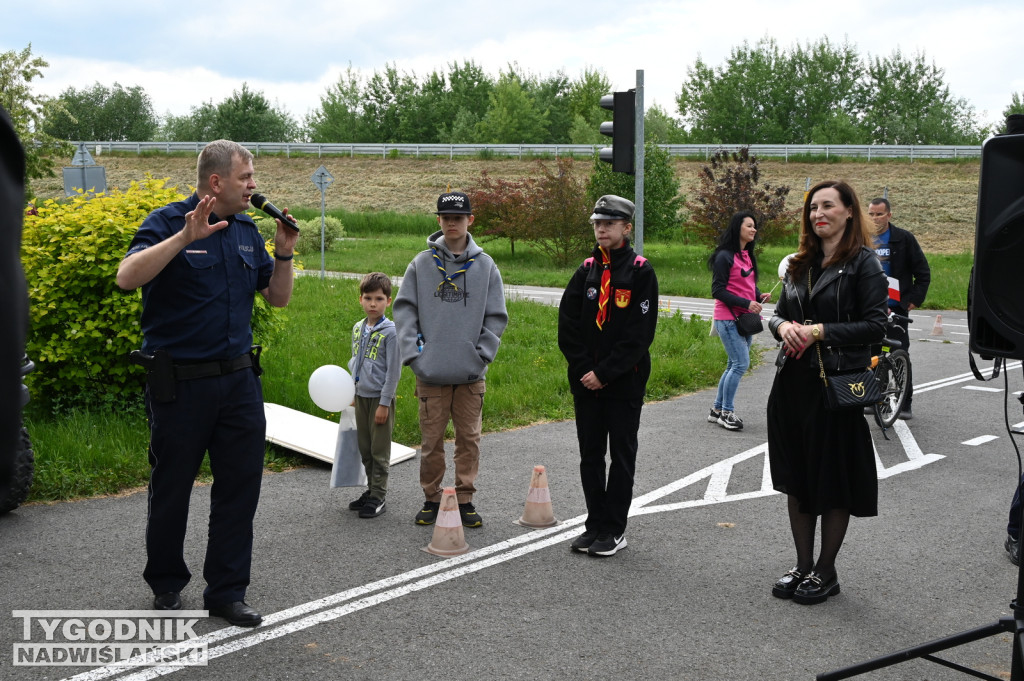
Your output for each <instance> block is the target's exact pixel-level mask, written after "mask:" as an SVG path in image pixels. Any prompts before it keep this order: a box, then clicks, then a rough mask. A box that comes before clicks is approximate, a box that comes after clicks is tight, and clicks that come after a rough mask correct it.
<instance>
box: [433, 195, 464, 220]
mask: <svg viewBox="0 0 1024 681" xmlns="http://www.w3.org/2000/svg"><path fill="white" fill-rule="evenodd" d="M436 214H437V215H472V214H473V209H472V208H470V207H469V197H468V196H466V195H465V194H463V193H462V192H445V193H444V194H441V196H439V197H437V213H436Z"/></svg>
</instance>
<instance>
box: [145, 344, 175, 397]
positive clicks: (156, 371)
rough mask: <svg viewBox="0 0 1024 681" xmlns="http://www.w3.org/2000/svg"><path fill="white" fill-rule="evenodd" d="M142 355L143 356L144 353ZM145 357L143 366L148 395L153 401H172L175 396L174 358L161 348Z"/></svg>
mask: <svg viewBox="0 0 1024 681" xmlns="http://www.w3.org/2000/svg"><path fill="white" fill-rule="evenodd" d="M140 354H141V353H140ZM142 356H143V357H145V355H142ZM147 359H148V361H147V362H146V363H144V364H143V366H145V367H146V386H147V387H148V388H149V396H150V397H151V398H152V399H153V400H154V401H155V402H161V403H166V402H173V401H174V400H175V399H176V398H177V381H176V380H175V378H174V360H172V359H171V356H170V355H169V354H168V353H167V351H166V350H164V349H162V348H161V349H160V350H157V351H156V352H154V353H153V356H152V357H150V358H147Z"/></svg>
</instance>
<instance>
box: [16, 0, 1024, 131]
mask: <svg viewBox="0 0 1024 681" xmlns="http://www.w3.org/2000/svg"><path fill="white" fill-rule="evenodd" d="M4 14H5V17H4V20H3V21H2V22H0V51H7V50H12V49H14V50H21V49H23V48H24V47H25V46H26V45H27V44H28V43H30V42H31V43H32V53H33V55H34V56H40V57H43V58H44V59H46V60H47V61H48V62H49V64H50V66H49V68H47V69H45V70H44V72H43V75H44V77H43V78H42V79H41V80H37V81H35V82H34V83H33V85H34V86H35V88H36V90H37V91H38V92H42V93H45V94H49V95H58V94H59V93H60V92H61V91H63V90H64V89H66V88H67V87H69V86H74V87H76V88H79V89H81V88H87V87H90V86H91V85H92V84H93V83H95V82H100V83H102V84H104V85H108V86H109V85H112V84H113V83H114V82H119V83H121V84H122V85H124V86H132V85H141V86H142V87H143V88H144V89H145V90H146V92H147V93H148V94H149V96H150V97H151V98H152V100H153V106H154V109H155V111H156V113H157V114H158V115H160V116H163V115H165V114H166V113H168V112H170V113H172V114H175V115H181V114H186V113H188V112H189V110H190V109H191V107H193V106H198V105H199V104H201V103H202V102H204V101H210V100H212V101H213V102H214V103H215V104H216V103H218V102H220V101H221V100H223V99H224V98H225V97H227V96H229V95H230V94H231V92H232V91H233V90H238V89H240V88H241V86H242V83H243V82H248V83H249V87H250V89H251V90H256V91H262V92H263V94H264V95H265V96H266V97H267V98H268V99H269V100H270V101H272V102H276V103H277V104H278V105H279V106H282V107H283V108H285V109H287V110H288V111H289V112H291V113H292V115H294V116H295V117H296V119H298V120H299V121H300V122H301V121H302V119H303V118H304V117H305V115H306V114H307V113H308V112H309V111H311V110H312V109H314V108H317V107H318V106H319V103H320V98H321V96H322V95H323V94H324V92H325V91H326V90H327V88H328V86H329V85H331V84H332V83H334V82H337V80H338V77H339V75H340V74H341V73H342V72H343V71H344V70H345V68H346V67H347V66H349V65H350V64H351V65H352V67H353V68H354V69H356V70H358V71H359V72H360V73H362V74H363V75H364V76H368V75H372V73H373V71H374V70H383V68H384V66H385V65H386V64H388V63H392V64H394V65H395V66H396V67H397V68H398V70H399V71H405V72H414V73H415V74H416V75H417V76H419V77H421V78H422V77H423V76H425V75H427V74H429V73H430V72H431V71H434V70H438V71H442V70H447V65H448V64H449V63H451V62H454V61H458V62H462V61H464V60H473V61H475V62H476V63H477V64H479V65H481V66H482V67H483V68H484V69H485V70H486V71H487V72H488V73H489V74H491V75H492V76H493V77H496V76H497V75H498V73H499V71H501V70H502V69H505V68H506V67H507V65H508V64H509V63H510V62H517V63H518V64H519V66H520V67H521V68H522V69H523V70H526V71H528V72H531V73H534V74H537V75H539V76H541V77H546V76H548V75H551V74H552V73H555V72H557V71H558V70H559V69H561V70H563V71H564V72H565V73H566V75H567V76H568V77H569V78H570V79H575V78H576V77H578V76H579V75H580V73H582V71H583V69H585V68H588V67H589V68H596V69H599V70H601V71H603V72H604V73H605V75H607V76H608V78H609V80H610V81H611V83H612V87H613V89H616V90H624V89H628V88H631V87H633V86H634V85H635V83H636V71H637V69H643V70H644V74H645V84H646V88H645V93H646V104H647V106H648V107H650V105H652V104H654V103H657V104H659V105H660V106H661V107H662V108H663V109H665V110H667V111H668V112H669V113H670V114H673V115H676V108H675V97H676V95H677V94H678V93H679V91H680V89H681V85H682V83H683V81H684V80H685V79H686V75H687V68H688V67H690V66H691V65H692V64H693V63H694V60H695V59H696V58H697V57H698V56H700V57H701V58H702V59H703V60H704V62H705V63H706V64H708V65H711V66H718V65H720V64H722V63H723V62H724V60H725V58H726V57H727V56H728V55H729V52H730V50H731V49H732V48H733V47H734V46H736V45H740V44H742V42H743V41H744V40H746V41H748V42H749V43H750V44H754V43H756V42H757V41H758V40H760V39H761V38H764V37H772V38H775V39H776V41H777V42H778V43H779V46H780V47H781V48H783V49H788V48H789V47H792V46H793V45H795V44H798V43H799V44H806V43H808V42H816V41H818V40H821V39H822V38H824V37H827V38H828V39H829V40H830V41H832V42H833V43H836V44H841V43H842V42H843V41H844V40H846V41H849V42H850V43H851V44H852V45H853V46H854V47H855V48H856V50H857V52H858V53H859V54H860V55H861V56H862V57H865V56H867V55H869V54H870V55H871V56H888V55H890V54H892V52H893V51H894V50H895V49H897V48H899V49H900V50H902V51H903V53H904V55H906V56H912V55H914V54H915V53H916V52H918V51H923V52H924V53H925V55H926V56H927V57H928V59H929V60H930V61H934V62H935V64H936V65H937V66H938V67H939V68H941V69H944V70H945V74H946V83H947V84H948V85H949V87H950V90H951V92H952V93H953V95H955V96H957V97H964V98H966V99H967V100H968V101H969V102H970V103H971V104H972V105H973V106H974V107H975V109H976V111H977V112H978V114H979V117H980V119H981V121H982V122H986V123H987V122H993V121H997V120H1000V119H1001V113H1002V110H1003V109H1004V108H1005V107H1006V106H1007V105H1008V104H1009V103H1010V99H1011V96H1012V93H1014V92H1024V58H1022V57H1024V41H1022V38H1021V35H1022V32H1024V1H1022V0H971V1H970V2H967V1H966V0H932V1H931V2H922V1H921V0H914V1H911V2H903V1H898V0H897V1H892V0H889V1H884V2H883V1H876V0H859V1H855V2H851V1H849V0H846V1H844V2H840V3H833V4H831V5H830V4H829V3H824V2H806V1H799V2H798V1H796V0H789V1H787V0H774V1H772V0H732V1H731V2H722V1H719V0H675V1H674V2H659V1H655V0H619V1H618V2H610V1H609V0H588V1H582V0H569V1H564V2H559V1H558V0H546V1H544V2H540V1H537V0H517V1H516V2H493V3H492V2H486V1H485V2H465V1H464V0H449V1H448V2H416V1H415V0H370V1H364V2H348V1H347V0H331V1H326V0H305V2H281V1H280V0H272V1H271V0H248V1H247V2H232V3H221V2H217V1H215V0H208V1H194V0H179V1H178V2H176V3H155V2H148V3H147V2H140V1H139V0H132V1H131V2H126V1H123V0H93V1H92V2H82V0H75V1H74V2H71V1H70V0H27V1H24V0H23V1H22V2H14V3H11V5H10V6H9V7H8V9H6V10H5V11H4Z"/></svg>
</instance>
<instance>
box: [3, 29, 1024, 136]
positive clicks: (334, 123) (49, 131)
mask: <svg viewBox="0 0 1024 681" xmlns="http://www.w3.org/2000/svg"><path fill="white" fill-rule="evenodd" d="M46 66H48V64H47V63H46V62H45V60H43V59H42V58H40V57H33V56H32V54H31V45H29V47H27V48H25V49H24V50H22V51H21V52H17V51H10V52H5V53H2V54H0V84H2V85H3V86H4V87H3V90H2V91H3V93H4V95H3V101H4V103H5V106H7V108H8V110H11V111H14V112H20V115H21V116H22V118H23V119H26V120H27V121H28V122H27V123H25V124H24V125H23V126H22V127H23V128H24V129H25V133H26V134H29V135H30V136H31V137H32V138H33V139H34V141H35V142H36V143H37V145H39V144H42V146H43V147H45V146H46V145H47V144H48V143H54V144H58V143H60V142H61V141H66V140H109V141H151V140H167V141H188V142H195V141H205V140H210V139H216V138H220V137H224V138H229V139H235V140H239V141H245V142H301V141H309V142H318V143H332V142H338V143H346V142H348V143H352V142H355V143H359V142H369V143H404V142H408V143H420V144H429V143H450V144H460V143H477V144H519V143H525V144H566V143H569V144H602V143H607V142H608V138H607V137H604V136H602V135H601V134H600V133H599V127H600V124H601V122H603V121H606V120H609V118H610V115H611V114H610V112H609V111H606V110H604V109H602V108H600V105H599V102H600V99H601V96H602V95H605V94H608V93H610V92H611V90H612V86H611V83H610V82H609V80H608V78H607V76H606V75H605V74H604V73H603V72H602V71H601V70H600V69H596V68H587V69H584V71H583V72H582V73H580V74H579V75H577V76H576V77H575V78H571V77H570V76H569V75H568V74H566V73H565V72H564V71H563V70H559V71H557V72H555V73H553V74H551V75H548V76H540V75H537V74H533V73H529V72H527V71H524V70H523V69H522V68H520V67H519V66H518V65H517V64H515V63H512V64H509V65H508V66H507V67H506V68H505V69H502V70H501V71H500V72H499V73H498V74H497V76H493V75H491V74H489V73H487V72H486V71H485V70H484V69H483V67H482V66H480V65H479V64H477V63H476V62H474V61H472V60H470V61H463V62H461V63H459V62H453V63H450V64H448V65H447V67H446V68H445V69H441V70H436V69H435V70H434V71H432V72H430V73H429V74H427V75H426V76H422V77H421V76H418V75H417V74H416V73H414V72H406V71H399V69H398V67H397V66H396V65H394V64H388V65H386V66H385V67H384V69H383V70H379V71H378V70H375V71H374V72H373V74H372V75H369V76H364V75H363V74H361V73H360V72H358V71H356V70H354V69H353V68H352V67H351V66H349V68H348V69H347V70H346V71H345V72H344V73H343V74H342V75H341V76H340V77H339V79H338V81H337V82H336V83H334V84H332V85H331V86H329V87H328V88H327V90H326V91H325V92H324V94H323V95H322V96H321V98H320V104H319V106H317V107H316V108H315V109H314V110H313V111H311V112H309V113H308V114H307V115H306V116H305V117H303V119H302V120H297V119H296V118H295V117H293V116H292V115H291V114H290V113H288V112H287V111H286V110H285V109H283V108H282V107H280V106H279V105H277V104H276V103H272V102H271V101H270V100H269V99H268V98H267V96H266V95H265V94H264V93H263V92H260V91H255V90H253V89H251V88H250V86H249V84H248V83H242V85H241V89H240V90H235V91H234V92H232V93H231V95H229V96H228V97H226V98H225V99H223V100H222V101H220V102H217V103H214V102H213V101H212V100H211V101H208V102H204V103H202V104H200V105H198V106H193V107H192V108H191V110H190V111H189V113H187V114H182V115H174V114H170V113H168V114H166V115H164V116H158V115H157V113H156V112H155V111H154V109H153V104H152V100H151V98H150V96H149V95H148V93H147V92H146V91H145V89H144V88H143V87H142V86H139V85H130V86H125V85H122V84H120V83H116V82H115V83H114V84H113V85H105V84H102V83H98V82H97V83H94V84H93V85H92V86H85V87H81V88H76V87H69V88H67V89H66V90H64V91H63V92H62V93H61V94H60V95H59V96H57V97H54V98H50V97H45V96H42V95H38V94H33V93H32V92H31V85H30V81H31V80H32V79H33V78H39V77H42V69H43V68H44V67H46ZM1022 98H1024V93H1015V92H1014V93H1010V101H1009V103H1008V105H1007V107H1006V109H1005V110H1004V111H1003V112H1002V114H1003V117H1005V116H1006V115H1008V114H1010V113H1024V102H1022ZM674 104H675V107H676V110H675V111H673V112H671V113H670V112H668V111H665V110H664V109H662V108H659V107H651V108H650V109H649V110H648V111H646V119H645V130H646V133H647V135H646V136H647V141H649V142H654V143H661V144H684V143H701V144H718V143H723V144H977V143H980V142H981V141H982V140H983V139H984V138H985V137H986V136H988V135H990V134H992V133H994V132H999V128H1000V127H1001V125H1002V124H1001V123H998V124H993V123H985V122H983V121H980V120H979V118H978V115H977V113H976V112H975V110H974V108H973V107H972V106H971V104H970V103H969V102H968V101H967V100H965V99H964V98H961V97H956V96H955V95H954V94H953V93H951V92H950V90H949V87H948V85H947V84H946V83H945V72H944V71H943V69H941V68H939V67H938V66H937V65H936V64H935V63H934V62H933V61H930V60H929V59H928V58H927V57H926V55H925V54H924V53H923V52H918V53H916V54H914V55H911V56H908V55H904V54H903V53H902V52H901V51H900V50H898V49H897V50H895V51H894V52H893V53H892V54H890V55H888V56H884V57H875V56H870V55H868V56H861V55H860V54H859V53H858V52H857V50H856V48H855V46H853V45H851V44H850V43H848V42H844V43H842V44H834V43H832V42H830V41H829V40H828V38H822V39H821V40H819V41H817V42H813V43H807V44H805V45H799V44H797V45H794V46H792V47H790V48H788V49H783V48H780V46H779V45H778V43H777V42H776V41H775V40H774V39H771V38H765V39H762V40H760V41H758V42H757V43H755V44H753V45H750V44H748V43H746V42H744V43H743V44H742V45H739V46H736V47H733V48H732V51H731V53H730V55H729V57H728V58H726V59H725V61H724V62H723V63H721V64H719V65H710V64H708V63H706V62H704V60H703V59H701V58H700V57H698V58H697V59H696V61H695V62H694V63H693V64H692V65H691V66H690V67H688V69H687V73H686V79H685V80H684V81H683V83H682V84H681V89H680V92H679V94H678V96H677V97H676V100H675V102H674ZM15 117H16V118H17V117H18V114H17V113H16V114H15ZM23 139H24V136H23Z"/></svg>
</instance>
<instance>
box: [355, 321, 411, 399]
mask: <svg viewBox="0 0 1024 681" xmlns="http://www.w3.org/2000/svg"><path fill="white" fill-rule="evenodd" d="M395 337H396V334H395V323H394V322H393V321H391V320H390V319H388V318H387V317H381V320H380V321H379V322H377V326H375V327H373V329H372V330H370V331H369V333H367V328H366V319H360V320H359V321H358V322H356V324H355V326H353V327H352V359H350V360H349V361H348V371H349V373H350V374H352V378H353V380H355V382H356V395H358V396H359V397H379V398H380V403H381V404H382V405H384V406H385V407H388V406H391V403H392V402H394V401H395V393H396V392H397V391H398V379H399V378H400V377H401V373H402V365H401V364H400V363H399V361H398V357H399V355H398V344H397V343H396V342H395Z"/></svg>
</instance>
